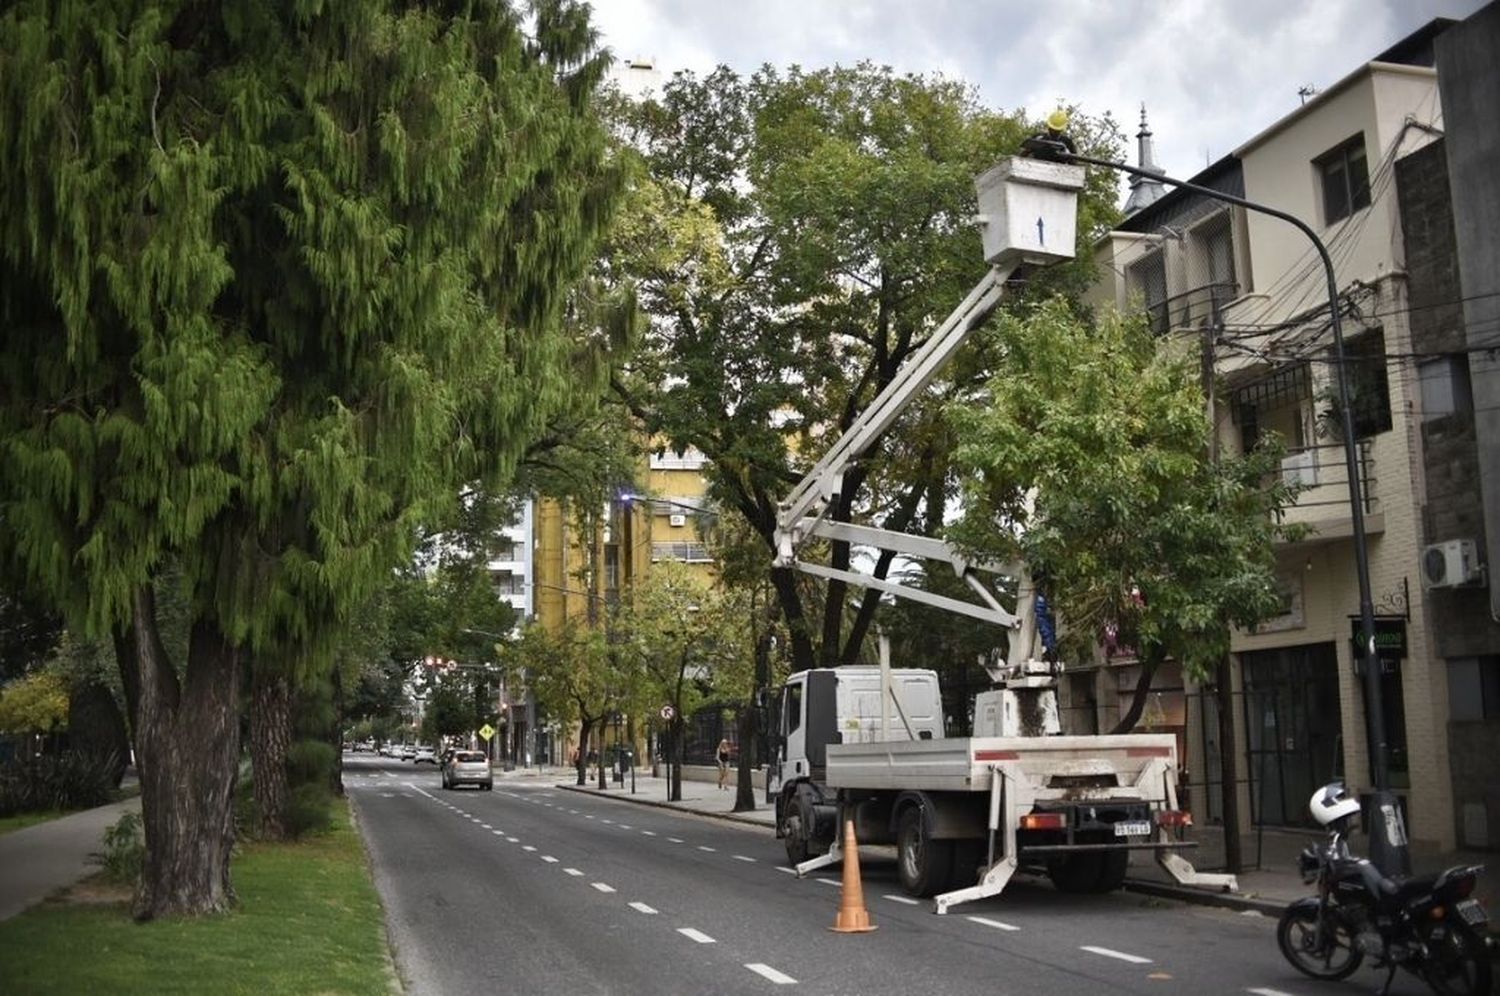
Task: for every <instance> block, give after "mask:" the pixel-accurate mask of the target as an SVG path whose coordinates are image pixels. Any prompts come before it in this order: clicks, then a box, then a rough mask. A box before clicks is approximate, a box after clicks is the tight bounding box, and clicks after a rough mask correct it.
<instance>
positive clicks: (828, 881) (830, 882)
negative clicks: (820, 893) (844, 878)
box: [818, 878, 844, 885]
mask: <svg viewBox="0 0 1500 996" xmlns="http://www.w3.org/2000/svg"><path fill="white" fill-rule="evenodd" d="M818 881H819V882H822V883H823V884H824V885H843V884H844V883H843V882H840V881H839V880H838V879H836V878H820V879H818Z"/></svg>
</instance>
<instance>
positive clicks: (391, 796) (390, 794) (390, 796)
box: [380, 792, 396, 799]
mask: <svg viewBox="0 0 1500 996" xmlns="http://www.w3.org/2000/svg"><path fill="white" fill-rule="evenodd" d="M380 797H381V798H382V799H394V798H396V793H394V792H382V793H380Z"/></svg>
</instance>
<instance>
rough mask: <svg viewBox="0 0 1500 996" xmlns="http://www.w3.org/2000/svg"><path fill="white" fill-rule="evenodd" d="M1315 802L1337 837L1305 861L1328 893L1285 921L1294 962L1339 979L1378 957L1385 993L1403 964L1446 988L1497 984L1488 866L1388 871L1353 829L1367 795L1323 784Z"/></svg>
mask: <svg viewBox="0 0 1500 996" xmlns="http://www.w3.org/2000/svg"><path fill="white" fill-rule="evenodd" d="M1309 808H1310V809H1311V810H1312V812H1313V816H1314V817H1315V818H1317V819H1318V821H1319V822H1320V823H1322V824H1323V825H1324V826H1326V827H1328V828H1329V837H1328V840H1326V841H1325V842H1323V843H1320V844H1315V845H1313V846H1312V847H1309V848H1307V849H1306V850H1304V851H1303V852H1302V854H1301V856H1300V857H1299V858H1298V861H1297V864H1298V869H1299V871H1301V873H1302V880H1303V881H1304V882H1307V883H1309V884H1311V883H1317V887H1318V894H1317V895H1316V896H1309V897H1307V898H1306V899H1299V900H1297V901H1296V902H1294V903H1292V904H1291V905H1290V906H1288V907H1287V908H1286V912H1285V913H1283V914H1282V916H1281V921H1280V922H1279V923H1278V924H1277V927H1276V941H1277V944H1278V945H1279V946H1280V948H1281V953H1282V954H1283V955H1284V956H1285V957H1286V960H1287V961H1289V962H1291V963H1292V967H1293V968H1295V969H1297V971H1299V972H1301V973H1302V974H1304V975H1308V976H1311V977H1312V978H1314V979H1324V980H1329V981H1336V980H1338V979H1343V978H1347V977H1348V976H1349V975H1351V974H1353V973H1354V971H1355V969H1357V968H1359V966H1360V965H1361V964H1362V963H1363V962H1364V960H1365V958H1366V957H1368V958H1371V959H1372V960H1373V962H1374V965H1375V967H1376V968H1385V969H1387V974H1386V979H1385V986H1384V987H1383V988H1382V989H1381V994H1382V996H1384V994H1386V993H1388V992H1389V991H1390V988H1391V982H1392V981H1393V980H1394V978H1395V976H1396V970H1397V969H1406V970H1407V971H1409V972H1412V973H1413V974H1415V975H1417V976H1419V977H1420V978H1422V979H1425V980H1426V982H1427V984H1428V985H1430V986H1431V987H1432V989H1433V991H1434V992H1437V993H1441V994H1444V996H1485V994H1488V993H1489V992H1490V984H1491V958H1492V952H1491V950H1490V948H1491V941H1490V939H1489V936H1488V934H1489V930H1488V917H1487V916H1486V914H1485V910H1484V907H1483V906H1482V905H1481V904H1480V903H1479V902H1478V901H1477V900H1475V899H1474V898H1472V896H1473V892H1474V886H1475V884H1476V883H1477V882H1478V879H1479V875H1480V873H1481V872H1483V871H1484V866H1483V865H1457V866H1454V867H1452V868H1449V869H1448V870H1446V871H1443V872H1439V873H1438V874H1435V875H1418V876H1413V877H1411V878H1404V879H1388V878H1386V877H1385V876H1384V875H1382V874H1381V873H1380V870H1379V869H1377V868H1376V867H1375V866H1374V865H1372V864H1371V863H1370V862H1369V861H1368V860H1366V859H1364V858H1355V857H1353V856H1352V855H1351V854H1350V853H1349V844H1348V840H1347V837H1348V833H1349V831H1350V828H1351V827H1352V824H1353V819H1354V817H1355V815H1357V814H1358V812H1359V804H1358V802H1356V801H1354V800H1353V799H1351V798H1349V796H1348V795H1347V793H1346V792H1345V790H1344V787H1343V786H1342V785H1340V784H1338V783H1334V784H1333V785H1326V786H1324V787H1323V788H1321V789H1319V790H1318V792H1317V793H1315V794H1314V795H1313V799H1312V803H1311V804H1310V806H1309Z"/></svg>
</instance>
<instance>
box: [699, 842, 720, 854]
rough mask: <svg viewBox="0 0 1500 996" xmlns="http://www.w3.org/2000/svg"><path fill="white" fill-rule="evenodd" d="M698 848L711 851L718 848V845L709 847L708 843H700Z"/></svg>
mask: <svg viewBox="0 0 1500 996" xmlns="http://www.w3.org/2000/svg"><path fill="white" fill-rule="evenodd" d="M698 850H700V851H709V852H710V853H711V852H713V851H716V850H718V848H716V847H709V846H708V845H707V844H699V845H698Z"/></svg>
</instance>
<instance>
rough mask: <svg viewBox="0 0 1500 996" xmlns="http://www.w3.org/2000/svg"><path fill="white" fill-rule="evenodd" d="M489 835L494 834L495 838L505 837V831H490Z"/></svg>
mask: <svg viewBox="0 0 1500 996" xmlns="http://www.w3.org/2000/svg"><path fill="white" fill-rule="evenodd" d="M490 833H492V834H494V835H495V836H496V837H504V836H505V831H504V830H491V831H490Z"/></svg>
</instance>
